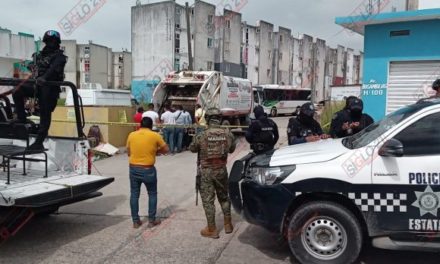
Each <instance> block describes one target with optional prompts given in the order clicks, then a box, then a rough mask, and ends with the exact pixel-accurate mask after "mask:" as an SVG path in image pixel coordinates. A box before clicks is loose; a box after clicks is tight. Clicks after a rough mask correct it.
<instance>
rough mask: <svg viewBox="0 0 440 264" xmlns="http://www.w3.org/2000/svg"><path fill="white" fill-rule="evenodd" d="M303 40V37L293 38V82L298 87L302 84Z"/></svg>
mask: <svg viewBox="0 0 440 264" xmlns="http://www.w3.org/2000/svg"><path fill="white" fill-rule="evenodd" d="M301 42H302V41H301V39H298V38H292V84H293V85H294V86H297V87H301V85H302V77H301V74H302V60H301Z"/></svg>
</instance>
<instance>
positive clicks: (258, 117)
mask: <svg viewBox="0 0 440 264" xmlns="http://www.w3.org/2000/svg"><path fill="white" fill-rule="evenodd" d="M254 115H255V120H252V123H251V124H250V126H249V128H248V130H247V131H246V140H247V142H249V144H250V145H251V149H252V150H253V151H254V153H255V154H262V153H264V152H266V151H269V150H272V149H274V147H275V144H276V143H277V142H278V139H279V134H278V126H277V124H275V122H274V121H273V120H272V119H270V118H268V117H267V115H266V114H265V113H264V109H263V107H262V106H261V105H258V106H256V107H255V108H254Z"/></svg>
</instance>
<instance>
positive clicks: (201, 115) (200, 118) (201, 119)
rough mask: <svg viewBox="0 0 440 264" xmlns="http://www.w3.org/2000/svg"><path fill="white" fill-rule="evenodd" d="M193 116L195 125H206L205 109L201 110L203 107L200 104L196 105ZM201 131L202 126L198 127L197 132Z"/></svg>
mask: <svg viewBox="0 0 440 264" xmlns="http://www.w3.org/2000/svg"><path fill="white" fill-rule="evenodd" d="M194 117H195V119H196V123H197V125H199V126H206V120H205V110H203V108H202V106H201V105H200V104H197V105H196V112H195V113H194ZM201 131H203V128H201V127H198V128H197V134H198V133H200V132H201Z"/></svg>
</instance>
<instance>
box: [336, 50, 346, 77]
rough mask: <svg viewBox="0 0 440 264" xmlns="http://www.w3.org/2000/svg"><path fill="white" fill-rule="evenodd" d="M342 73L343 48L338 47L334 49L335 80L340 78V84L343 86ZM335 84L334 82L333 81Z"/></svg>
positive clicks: (343, 62) (343, 64)
mask: <svg viewBox="0 0 440 264" xmlns="http://www.w3.org/2000/svg"><path fill="white" fill-rule="evenodd" d="M344 71H345V48H344V46H341V45H338V47H337V48H336V69H335V76H334V77H335V79H338V78H340V79H341V80H342V82H341V84H344V75H345V74H344ZM334 82H335V81H334Z"/></svg>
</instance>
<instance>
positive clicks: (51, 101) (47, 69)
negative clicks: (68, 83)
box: [12, 30, 67, 150]
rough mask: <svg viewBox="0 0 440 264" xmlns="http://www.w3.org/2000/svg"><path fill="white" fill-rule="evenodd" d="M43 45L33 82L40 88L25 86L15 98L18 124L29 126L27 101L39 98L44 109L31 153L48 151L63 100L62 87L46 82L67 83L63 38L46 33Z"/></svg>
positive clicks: (36, 56) (39, 104)
mask: <svg viewBox="0 0 440 264" xmlns="http://www.w3.org/2000/svg"><path fill="white" fill-rule="evenodd" d="M43 42H44V44H45V46H44V48H43V50H42V51H41V53H37V54H34V55H33V57H34V58H35V59H34V60H35V64H34V67H35V70H33V72H34V74H33V76H32V78H34V79H36V85H35V86H34V85H29V84H26V83H25V84H24V85H22V86H21V87H19V88H18V89H17V90H16V91H15V92H14V93H13V94H12V97H13V98H14V104H15V111H16V113H17V118H18V120H17V121H18V122H22V123H25V122H27V119H26V112H25V99H26V98H32V97H36V98H37V99H38V106H39V109H40V126H39V129H38V133H37V138H36V139H35V142H34V143H33V144H32V145H30V146H29V149H30V150H44V145H43V142H44V140H45V139H46V137H47V135H48V132H49V128H50V123H51V121H52V112H53V111H54V110H55V108H56V106H57V101H58V98H59V97H60V92H61V87H60V86H58V85H48V84H46V82H49V81H50V82H62V81H63V80H64V66H65V65H66V62H67V56H65V55H64V51H62V50H61V49H60V44H61V36H60V33H59V32H57V31H55V30H48V31H46V33H44V36H43Z"/></svg>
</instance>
